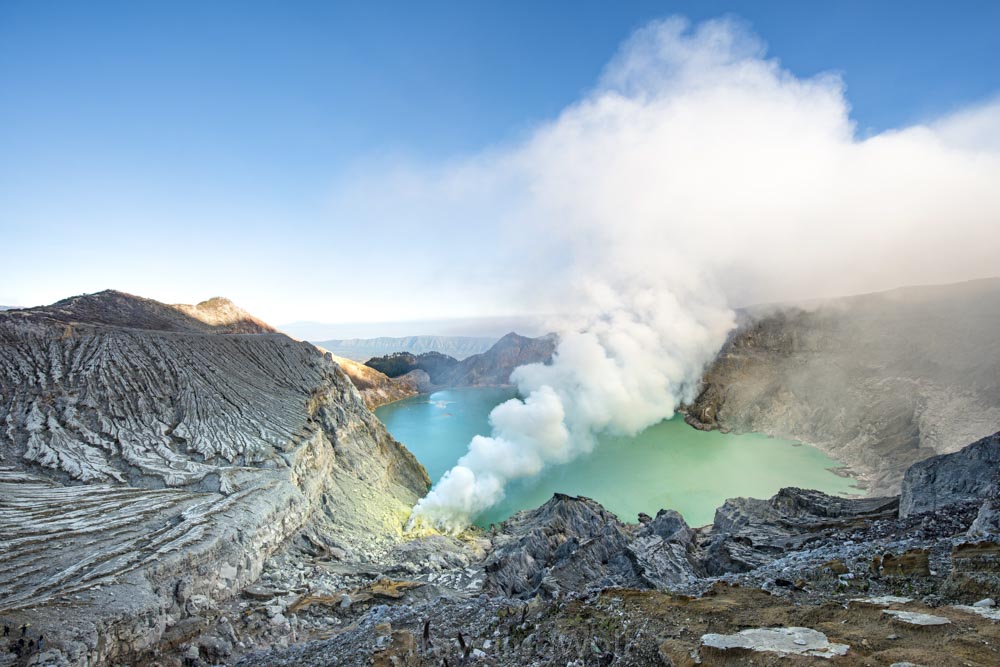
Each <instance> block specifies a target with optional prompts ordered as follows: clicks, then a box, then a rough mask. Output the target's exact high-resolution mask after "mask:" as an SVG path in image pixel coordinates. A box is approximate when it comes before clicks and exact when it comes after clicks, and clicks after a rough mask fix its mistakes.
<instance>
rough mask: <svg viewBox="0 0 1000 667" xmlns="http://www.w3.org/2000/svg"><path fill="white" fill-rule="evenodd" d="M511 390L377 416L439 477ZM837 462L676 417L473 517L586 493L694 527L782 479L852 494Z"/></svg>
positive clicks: (467, 391) (605, 440) (606, 443)
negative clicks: (671, 513)
mask: <svg viewBox="0 0 1000 667" xmlns="http://www.w3.org/2000/svg"><path fill="white" fill-rule="evenodd" d="M514 395H515V392H514V390H513V389H509V388H497V387H486V388H463V389H448V390H445V391H439V392H436V393H434V394H430V395H421V396H413V397H411V398H408V399H405V400H402V401H399V402H397V403H392V404H390V405H386V406H383V407H381V408H378V409H377V410H376V411H375V414H376V415H378V417H379V419H381V420H382V421H383V422H384V423H385V425H386V427H387V428H388V429H389V432H390V433H392V435H393V436H394V437H395V438H396V439H397V440H399V441H400V442H402V443H403V444H405V445H406V446H407V447H408V448H409V449H410V451H412V452H413V453H414V455H416V457H417V458H418V459H419V460H420V462H421V463H423V464H424V467H426V468H427V473H428V474H429V475H430V477H431V479H432V480H434V481H437V480H438V479H439V478H440V477H441V475H442V474H444V472H445V471H446V470H448V469H449V468H451V466H453V465H454V464H455V462H456V461H458V459H459V458H460V457H461V456H462V455H463V454H464V453H465V451H466V447H467V445H468V444H469V440H471V439H472V437H473V436H475V435H489V430H490V429H489V420H488V417H489V413H490V410H492V409H493V407H494V406H496V405H498V404H499V403H502V402H503V401H505V400H507V399H509V398H511V397H513V396H514ZM836 467H839V464H838V463H837V462H836V461H834V460H833V459H831V458H830V457H828V456H826V455H825V454H823V453H822V452H820V451H819V450H818V449H816V448H814V447H810V446H808V445H802V444H799V443H795V442H790V441H788V440H779V439H777V438H769V437H767V436H763V435H759V434H755V433H749V434H743V435H732V434H724V433H719V432H718V431H707V432H706V431H698V430H696V429H693V428H691V427H690V426H688V425H687V424H685V423H684V420H683V419H682V418H681V417H680V416H675V417H674V418H673V419H670V420H668V421H664V422H661V423H659V424H657V425H655V426H653V427H651V428H649V429H647V430H646V431H644V432H643V433H641V434H639V435H638V436H636V437H634V438H615V437H601V438H600V440H599V444H598V446H597V448H596V449H595V450H594V451H593V452H592V453H591V454H589V455H587V456H583V457H580V458H578V459H576V460H574V461H571V462H569V463H566V464H564V465H558V466H552V467H550V468H547V469H546V470H545V471H544V472H542V473H541V474H540V475H539V476H538V477H536V478H533V479H527V480H519V481H517V482H515V483H513V484H511V485H510V486H508V488H507V496H506V498H505V499H504V500H503V501H502V502H501V503H500V504H498V505H496V506H494V507H492V508H491V509H490V510H488V511H487V512H486V513H485V514H483V515H482V516H480V517H479V518H478V519H477V521H476V523H478V524H480V525H482V526H488V525H489V524H490V523H492V522H496V521H500V520H502V519H505V518H507V517H509V516H510V515H512V514H514V513H515V512H518V511H520V510H523V509H530V508H533V507H538V506H539V505H541V504H542V503H544V502H545V501H547V500H548V499H549V498H551V497H552V494H553V493H556V492H559V493H566V494H570V495H574V496H587V497H588V498H593V499H594V500H597V501H598V502H600V503H601V504H602V505H604V506H605V507H607V508H608V509H609V510H611V511H612V512H614V513H615V514H617V515H618V516H619V518H621V519H622V520H624V521H630V522H634V521H635V520H636V515H637V514H638V513H639V512H645V513H647V514H649V515H655V514H656V512H657V511H658V510H660V509H663V508H667V509H675V510H677V511H679V512H680V513H681V514H683V515H684V518H685V519H686V520H687V521H688V523H689V524H691V525H692V526H701V525H705V524H708V523H711V522H712V518H713V516H714V514H715V508H717V507H718V506H719V505H721V504H722V503H723V502H724V501H725V500H726V498H733V497H737V496H749V497H753V498H769V497H771V496H772V495H774V494H775V492H777V491H778V489H780V488H781V487H784V486H799V487H803V488H809V489H818V490H820V491H825V492H826V493H831V494H849V493H858V490H857V489H856V488H854V487H853V483H854V482H853V481H852V480H851V479H848V478H844V477H841V476H839V475H836V474H834V473H833V472H831V471H830V468H836Z"/></svg>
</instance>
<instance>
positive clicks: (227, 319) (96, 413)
mask: <svg viewBox="0 0 1000 667" xmlns="http://www.w3.org/2000/svg"><path fill="white" fill-rule="evenodd" d="M246 331H255V332H258V333H252V334H247V333H243V332H246ZM272 332H273V330H272V329H271V328H270V327H268V326H267V325H265V324H263V323H261V322H259V321H258V320H255V319H254V318H252V317H250V316H248V315H246V314H245V313H244V312H243V311H241V310H239V309H238V308H236V307H235V306H233V305H232V304H231V303H229V302H227V301H225V300H221V299H213V300H210V301H208V302H204V303H202V304H199V305H198V306H179V307H174V306H168V305H165V304H160V303H157V302H155V301H150V300H148V299H141V298H138V297H132V296H130V295H126V294H122V293H118V292H102V293H100V294H96V295H90V296H81V297H74V298H72V299H67V300H65V301H61V302H59V303H56V304H53V305H52V306H47V307H43V308H36V309H24V310H14V311H7V312H4V313H2V314H0V424H2V425H3V428H2V430H0V499H2V501H3V502H0V525H2V526H3V531H2V533H0V553H2V554H3V563H4V565H3V567H2V568H0V614H8V615H9V614H17V618H19V619H22V620H25V621H28V622H31V623H32V624H33V627H35V628H38V629H39V630H41V629H43V628H46V629H45V634H46V636H48V637H49V638H50V643H51V644H55V643H56V642H57V640H58V643H59V645H60V647H61V649H60V650H63V651H64V655H65V656H66V657H67V659H70V660H74V661H83V660H89V661H102V660H109V659H113V658H121V659H127V658H128V656H129V655H137V654H138V653H139V652H141V651H143V650H144V649H146V648H148V647H149V646H151V645H152V644H154V643H155V642H156V641H157V640H158V638H159V636H160V634H161V633H162V631H163V627H164V619H165V618H166V617H167V616H170V617H172V618H173V619H174V620H175V621H176V620H178V619H180V618H183V617H184V616H185V615H186V614H188V613H190V612H191V611H192V607H191V605H190V604H189V601H190V599H191V598H192V597H193V596H194V597H197V596H199V595H201V596H204V597H205V598H209V599H212V598H219V597H225V596H227V595H231V594H233V593H234V592H236V591H237V590H239V588H240V587H242V586H243V585H245V584H247V583H249V582H250V581H253V580H254V579H255V578H256V577H257V575H258V574H259V573H260V568H261V565H262V562H263V560H264V559H265V558H267V556H268V555H269V554H270V553H272V552H273V551H274V550H275V549H276V548H278V547H279V546H280V545H281V544H283V543H284V542H285V541H286V540H287V539H288V538H289V537H290V536H292V535H294V534H295V533H297V532H298V531H299V530H300V529H302V528H304V527H309V526H312V527H315V528H316V531H317V532H319V533H321V534H322V535H323V536H324V538H323V539H325V540H326V541H327V542H328V545H327V546H331V547H338V548H346V549H350V550H351V551H352V552H353V553H355V554H356V555H358V556H359V557H361V556H363V555H364V552H366V551H371V550H377V549H379V548H381V547H379V545H380V544H386V545H388V544H389V543H391V542H392V541H393V540H394V539H395V538H396V537H398V536H399V535H400V531H401V525H402V522H403V520H404V519H405V517H406V515H407V513H408V510H409V507H411V506H412V503H413V502H415V501H416V499H417V498H419V497H420V496H421V495H423V493H424V492H425V491H426V490H427V488H428V486H429V480H428V478H427V475H426V472H425V471H424V469H423V467H422V466H421V465H420V464H419V463H418V462H417V461H416V459H414V458H413V456H412V455H411V454H410V453H409V452H408V451H406V449H405V448H403V447H402V446H401V445H400V444H399V443H397V442H396V441H395V440H393V439H392V438H391V436H389V435H388V433H386V431H385V429H384V427H383V426H382V425H381V423H380V422H379V421H378V420H377V419H376V418H375V417H374V416H373V415H372V414H371V413H370V412H369V411H368V410H367V409H366V407H365V405H364V403H363V402H362V399H361V397H360V396H359V394H358V392H357V391H356V390H355V388H354V387H353V385H352V384H351V383H350V381H349V380H348V379H347V378H346V377H345V376H344V374H343V373H342V372H341V370H340V368H339V367H338V366H337V365H336V364H335V363H334V362H333V361H332V360H331V358H330V357H329V356H327V355H324V354H323V353H321V352H320V351H319V350H317V349H316V348H315V347H313V346H312V345H310V344H308V343H301V342H297V341H294V340H292V339H290V338H288V337H286V336H284V335H281V334H277V333H272ZM320 510H321V511H320ZM386 548H387V547H386ZM359 552H360V553H359ZM177 591H182V592H183V594H181V593H178V592H177ZM67 605H68V606H67ZM55 609H61V610H62V611H60V612H59V613H54V612H53V610H55ZM109 634H111V635H114V636H115V637H116V641H112V642H109V641H104V640H102V639H100V638H102V637H107V636H108V635H109Z"/></svg>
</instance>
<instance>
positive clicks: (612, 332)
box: [414, 267, 733, 530]
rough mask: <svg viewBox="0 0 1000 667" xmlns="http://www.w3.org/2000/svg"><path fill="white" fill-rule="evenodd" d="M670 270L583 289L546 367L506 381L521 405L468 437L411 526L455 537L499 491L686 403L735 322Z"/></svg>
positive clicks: (716, 300) (501, 410) (717, 302)
mask: <svg viewBox="0 0 1000 667" xmlns="http://www.w3.org/2000/svg"><path fill="white" fill-rule="evenodd" d="M675 270H676V269H675V267H665V270H664V269H661V270H660V271H658V272H656V274H655V275H654V276H649V275H633V276H630V280H628V281H627V282H624V283H614V284H611V283H602V282H595V283H591V284H590V285H589V286H588V287H589V291H590V292H591V293H590V299H589V300H588V301H587V302H586V303H588V304H589V305H590V306H591V308H592V312H591V313H590V314H589V316H588V315H586V314H582V315H581V319H580V320H578V322H577V326H576V327H574V328H564V330H563V335H562V338H561V340H560V342H559V346H558V348H557V351H556V354H555V358H554V360H553V362H552V363H551V364H550V365H543V364H530V365H527V366H522V367H520V368H518V369H517V370H516V371H515V372H514V374H513V376H512V379H513V381H514V382H515V383H516V384H517V387H518V390H519V392H520V394H521V395H522V396H525V398H524V400H521V399H516V398H515V399H511V400H509V401H507V402H506V403H503V404H501V405H499V406H497V407H496V408H494V410H493V412H492V413H490V424H491V425H492V427H493V436H492V437H483V436H476V437H475V438H473V440H472V442H471V443H470V444H469V451H468V453H467V454H466V455H465V456H463V457H462V458H461V459H460V460H459V461H458V464H457V465H456V466H455V467H454V468H452V469H451V470H450V471H448V472H447V473H446V474H445V475H444V477H443V478H442V479H441V480H440V481H439V482H438V484H437V485H436V486H435V487H434V489H432V490H431V492H430V493H429V494H428V495H427V497H426V498H424V499H423V500H421V501H420V503H419V504H418V505H417V507H416V509H415V510H414V516H415V517H416V520H417V521H419V520H421V519H429V520H431V521H432V522H433V523H435V524H436V525H437V526H438V527H443V528H447V529H451V530H456V529H460V528H462V527H464V526H466V525H467V524H468V523H469V521H470V519H471V518H473V517H475V515H476V514H478V513H479V512H481V511H482V510H484V509H486V508H488V507H489V506H491V505H493V504H494V503H496V502H498V501H499V500H500V499H501V498H502V497H503V493H504V487H505V486H506V485H507V482H509V481H511V480H515V479H519V478H523V477H529V476H531V475H535V474H537V473H538V472H540V471H541V470H542V469H543V468H544V467H545V466H547V465H550V464H554V463H565V462H567V461H569V460H571V459H573V458H575V457H576V456H578V455H580V454H582V453H586V452H589V451H590V450H591V449H593V447H594V445H595V435H597V434H599V433H613V434H617V435H634V434H636V433H639V432H640V431H642V430H644V429H646V428H647V427H649V426H652V425H653V424H656V423H657V422H659V421H661V420H663V419H665V418H667V417H670V416H671V415H672V414H673V410H674V407H675V406H676V405H677V404H678V403H679V402H680V401H681V400H683V399H688V400H690V399H691V398H693V396H692V395H691V392H692V390H693V389H694V388H695V387H696V383H697V381H698V379H699V377H700V374H701V371H702V370H703V366H704V364H705V363H706V362H707V361H709V359H711V357H712V355H714V354H715V352H716V351H718V349H719V346H720V345H721V344H722V342H723V340H724V338H725V335H726V332H727V331H728V330H729V329H730V327H731V326H732V322H733V320H732V318H733V315H732V313H731V311H729V309H728V308H726V307H725V306H724V302H723V301H722V299H721V298H720V297H719V296H718V295H717V294H715V293H713V291H712V290H711V289H708V288H707V287H706V286H705V285H704V284H702V285H699V286H698V289H697V290H692V289H691V287H692V285H688V284H684V282H683V281H681V280H676V279H674V278H673V277H672V276H671V274H672V273H674V271H675Z"/></svg>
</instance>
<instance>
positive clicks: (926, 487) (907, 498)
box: [899, 432, 1000, 517]
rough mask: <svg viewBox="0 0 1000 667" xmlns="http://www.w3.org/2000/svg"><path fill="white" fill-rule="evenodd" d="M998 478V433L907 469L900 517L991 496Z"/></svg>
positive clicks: (999, 461)
mask: <svg viewBox="0 0 1000 667" xmlns="http://www.w3.org/2000/svg"><path fill="white" fill-rule="evenodd" d="M998 479H1000V432H998V433H994V434H993V435H991V436H988V437H986V438H983V439H982V440H979V441H977V442H974V443H972V444H971V445H969V446H968V447H966V448H965V449H963V450H961V451H959V452H955V453H954V454H942V455H941V456H934V457H932V458H929V459H927V460H925V461H921V462H920V463H917V464H915V465H913V466H911V467H910V469H909V470H907V471H906V475H905V476H904V477H903V490H902V495H901V496H900V501H899V514H900V516H904V517H906V516H910V515H911V514H918V513H920V512H929V511H931V510H936V509H938V508H940V507H947V506H948V505H955V504H957V503H968V502H972V501H982V500H985V499H987V498H989V497H991V495H992V494H991V492H992V491H993V488H992V487H993V485H994V483H995V482H996V481H997V480H998Z"/></svg>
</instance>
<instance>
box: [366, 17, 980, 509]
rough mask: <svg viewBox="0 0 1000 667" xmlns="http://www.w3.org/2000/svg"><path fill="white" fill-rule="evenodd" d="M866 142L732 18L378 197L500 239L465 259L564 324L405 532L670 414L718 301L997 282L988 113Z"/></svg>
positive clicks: (829, 85)
mask: <svg viewBox="0 0 1000 667" xmlns="http://www.w3.org/2000/svg"><path fill="white" fill-rule="evenodd" d="M859 134H861V132H859V130H858V128H856V127H855V125H854V123H853V122H852V120H851V118H850V106H849V104H848V103H847V100H846V89H845V86H844V83H843V80H842V79H841V78H840V77H839V76H836V75H830V74H823V75H819V76H815V77H811V78H799V77H796V76H794V75H792V74H791V73H789V72H788V71H786V70H784V69H782V67H781V65H780V63H779V62H778V61H776V60H773V59H769V58H767V57H766V54H765V48H764V45H763V43H762V42H761V41H760V40H759V39H758V38H757V37H756V36H754V35H753V34H751V33H750V32H749V31H747V30H746V29H745V28H743V27H742V26H741V25H740V24H739V23H737V22H734V21H730V20H722V21H710V22H707V23H704V24H701V25H698V26H694V27H692V26H691V25H689V24H688V23H686V22H685V21H683V20H680V19H669V20H666V21H659V22H655V23H653V24H650V25H649V26H646V27H645V28H642V29H640V30H639V31H638V32H636V34H634V35H633V36H632V37H631V38H630V39H629V40H628V41H627V42H626V43H625V44H624V45H623V47H622V48H621V50H620V52H619V53H618V54H617V55H616V56H615V58H614V59H613V60H612V62H611V63H610V64H609V65H608V66H607V68H606V69H605V71H604V73H603V74H602V76H601V78H600V81H599V83H598V85H597V86H596V87H595V88H594V90H592V91H591V92H590V93H588V94H587V95H586V96H584V97H583V99H581V100H580V101H579V102H577V103H576V104H574V105H572V106H570V107H569V108H567V109H566V110H564V111H563V113H562V114H560V116H559V117H558V118H556V119H554V120H553V121H552V122H550V123H547V124H544V125H542V126H540V127H538V128H536V129H535V130H534V131H533V132H532V133H531V134H530V136H528V137H526V138H525V139H524V140H523V141H521V142H520V143H517V144H516V145H514V146H510V147H506V148H499V149H494V150H491V151H488V152H486V153H484V154H482V155H479V156H475V157H472V158H469V159H466V160H459V161H457V162H455V163H451V164H448V165H445V166H443V167H442V166H436V167H433V166H424V167H422V168H411V169H403V170H401V171H398V172H397V174H396V177H395V179H390V182H388V183H386V182H381V183H379V188H380V193H379V195H380V197H381V200H382V201H389V200H391V201H393V202H396V204H394V205H399V206H401V210H404V211H405V216H406V217H407V218H408V219H410V220H414V221H417V222H421V223H424V224H428V225H431V226H434V225H436V226H437V227H436V228H437V229H440V230H442V231H443V232H444V233H449V232H450V233H453V234H454V235H455V236H456V237H458V238H463V234H464V235H466V236H468V235H470V232H469V230H470V229H472V230H473V231H474V232H475V234H472V236H476V237H483V236H486V237H488V238H490V239H491V240H493V239H495V240H496V241H497V243H496V244H493V245H491V247H490V249H489V253H488V254H489V255H490V256H491V257H494V256H495V257H496V258H497V260H496V261H495V262H493V263H491V262H488V261H484V260H483V255H484V253H483V252H482V251H481V250H480V249H476V250H473V249H471V248H470V249H469V256H471V257H472V258H473V259H472V260H470V261H469V262H468V264H462V263H461V261H458V262H457V263H456V270H460V271H461V270H464V271H466V272H467V274H468V275H469V276H470V278H480V279H482V280H483V282H487V283H488V284H489V285H491V286H493V288H494V293H493V294H492V296H496V295H497V294H504V295H514V297H512V298H511V299H510V302H511V303H513V304H515V305H517V306H519V307H522V308H523V307H524V306H525V305H528V306H531V307H533V308H534V309H535V310H536V311H539V312H560V313H565V314H566V317H565V318H564V319H562V320H561V321H560V322H559V323H558V326H557V327H556V330H557V332H558V333H560V334H561V342H560V344H559V346H558V349H557V353H556V355H555V359H554V361H553V363H552V364H551V365H549V366H541V365H531V366H526V367H523V368H521V369H518V370H517V371H516V372H515V374H514V376H513V378H512V379H513V381H514V382H515V383H516V384H517V386H518V388H519V391H520V394H521V395H522V396H524V397H525V398H524V400H523V401H522V400H513V401H509V402H507V403H504V404H503V405H501V406H498V407H497V408H496V409H495V410H494V412H493V413H492V414H491V416H490V421H491V426H492V436H490V437H477V438H475V439H474V440H473V441H472V442H471V443H470V445H469V451H468V453H467V454H466V455H465V456H464V457H463V458H462V459H461V460H460V461H459V462H458V464H457V465H456V466H455V468H453V469H452V470H451V471H449V472H448V473H447V474H446V475H445V476H444V477H443V478H442V479H441V481H440V482H439V483H438V484H437V485H436V486H435V487H434V489H433V490H432V491H431V492H430V493H429V494H428V495H427V497H426V498H424V499H423V500H422V501H421V502H420V503H419V504H418V505H417V507H416V508H415V510H414V522H421V521H427V522H430V523H434V524H437V525H439V526H443V527H447V528H452V529H455V528H459V527H461V526H463V525H465V524H466V523H468V522H469V521H470V520H471V519H473V518H474V517H475V516H476V514H477V513H478V512H481V511H482V510H483V509H485V508H487V507H489V506H490V505H492V504H494V503H495V502H497V501H498V500H499V499H500V498H502V496H503V493H504V487H505V485H506V484H507V483H508V482H510V481H511V480H514V479H517V478H520V477H525V476H530V475H534V474H537V473H538V472H539V471H541V470H542V469H544V468H545V466H548V465H554V464H558V463H562V462H565V461H569V460H571V459H572V458H573V457H575V456H579V455H581V454H583V453H585V452H588V451H590V450H591V449H592V448H593V447H594V444H595V438H596V436H597V435H599V434H601V433H605V432H607V433H617V434H633V433H636V432H638V431H641V430H642V429H644V428H646V427H648V426H650V425H652V424H654V423H656V422H658V421H660V420H662V419H665V418H667V417H669V416H671V415H672V413H673V411H674V410H675V409H676V407H677V405H678V404H679V402H681V401H683V400H685V399H686V398H689V397H690V394H691V392H692V391H693V390H694V388H695V387H696V383H697V381H698V378H699V375H700V373H701V371H702V369H703V367H704V365H705V364H706V363H707V362H709V361H710V360H711V359H712V357H713V355H714V354H715V353H716V352H717V350H718V349H719V347H720V346H721V344H722V342H723V341H724V339H725V335H726V333H727V331H728V330H729V328H730V327H731V325H732V321H733V319H732V313H731V311H730V309H729V305H728V304H734V303H735V304H747V303H751V302H762V301H777V300H788V299H798V298H809V297H819V296H833V295H838V294H848V293H858V292H864V291H874V290H879V289H888V288H891V287H895V286H898V285H905V284H920V283H942V282H949V281H956V280H962V279H968V278H975V277H982V276H987V275H994V274H996V256H997V252H998V250H1000V231H998V229H1000V187H997V184H998V183H1000V103H996V102H993V103H986V104H983V105H981V106H979V107H976V108H972V109H965V110H962V111H960V112H957V113H954V114H951V115H950V116H948V117H946V118H942V119H937V120H933V121H929V122H927V123H924V124H920V125H914V126H912V127H907V128H902V129H899V130H893V131H886V132H882V133H880V134H874V135H872V136H868V137H865V138H859V136H858V135H859ZM401 174H402V175H401ZM386 189H388V190H390V191H392V192H393V193H395V194H397V195H399V196H397V197H385V195H384V192H385V191H386ZM362 191H363V188H362ZM413 193H419V196H417V195H414V194H413ZM371 194H373V193H371V192H369V193H367V195H371ZM400 202H401V203H400ZM470 220H475V221H476V223H475V224H472V223H470V222H469V221H470ZM501 249H503V250H501ZM477 250H478V252H477ZM491 264H492V265H493V269H492V270H493V272H492V273H490V270H491V269H490V268H489V267H490V265H491Z"/></svg>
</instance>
